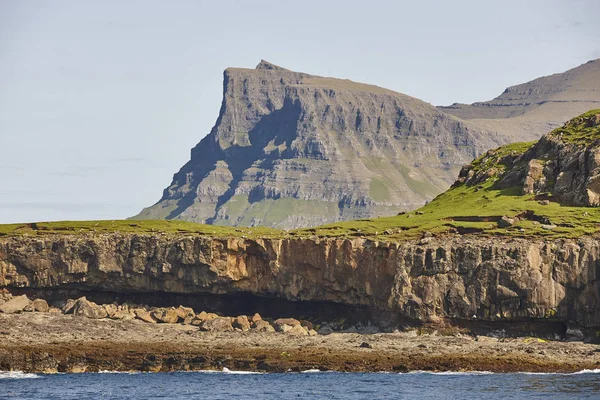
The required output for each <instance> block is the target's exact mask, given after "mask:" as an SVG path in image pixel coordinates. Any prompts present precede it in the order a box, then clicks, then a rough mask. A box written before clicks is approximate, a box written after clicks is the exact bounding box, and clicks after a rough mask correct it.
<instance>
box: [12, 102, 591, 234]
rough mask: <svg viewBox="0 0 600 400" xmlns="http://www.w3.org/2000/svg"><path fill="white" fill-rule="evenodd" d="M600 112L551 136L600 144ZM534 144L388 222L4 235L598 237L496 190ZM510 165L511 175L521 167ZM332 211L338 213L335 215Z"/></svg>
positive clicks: (310, 211)
mask: <svg viewBox="0 0 600 400" xmlns="http://www.w3.org/2000/svg"><path fill="white" fill-rule="evenodd" d="M598 115H600V110H593V111H589V112H587V113H585V114H583V115H582V116H579V117H577V118H574V119H573V120H571V121H569V122H568V123H566V124H565V125H564V126H563V127H562V128H559V129H556V130H554V131H553V132H551V133H550V134H549V135H558V134H560V135H561V139H562V140H563V141H565V142H567V143H574V144H578V145H585V144H591V143H594V142H595V141H596V140H598V139H600V117H598ZM533 144H534V143H533V142H529V143H513V144H510V145H507V146H503V147H500V148H498V149H496V150H492V151H489V152H488V153H486V154H485V155H483V156H481V157H479V158H477V159H476V160H475V161H473V163H472V165H471V168H472V170H473V171H474V172H476V173H477V172H479V173H482V174H481V175H482V176H483V177H484V178H485V179H484V180H483V181H482V182H480V183H479V184H477V185H473V186H468V185H466V184H465V183H461V184H458V185H455V186H454V187H452V188H451V189H449V190H448V191H446V192H444V193H443V194H441V195H439V196H438V197H436V198H435V199H434V200H433V201H431V203H429V204H428V205H426V206H424V207H422V208H421V209H419V210H416V211H414V212H410V213H406V214H402V215H398V216H394V217H387V218H377V219H364V220H357V221H349V222H342V223H335V224H329V225H324V226H320V227H316V228H309V229H297V230H293V231H283V230H277V229H271V228H262V227H261V228H245V227H243V228H242V227H223V226H215V225H202V224H196V223H192V222H185V221H178V220H169V221H165V220H161V221H153V220H124V221H85V222H76V221H69V222H42V223H31V224H9V225H0V236H6V235H10V236H12V235H24V234H27V235H49V234H82V233H111V232H127V233H138V234H152V233H157V232H161V233H164V234H182V233H183V234H196V235H207V236H212V237H247V238H258V237H264V238H278V237H311V238H312V237H317V236H318V237H340V238H346V237H365V238H371V239H375V240H384V241H386V240H389V241H396V240H405V239H414V238H420V237H421V236H422V235H423V234H424V233H425V232H431V233H432V234H435V235H443V234H451V233H478V234H480V235H484V236H494V235H502V236H512V237H546V238H558V237H561V238H577V237H580V236H583V235H595V234H598V233H600V208H597V207H596V208H594V207H568V206H561V205H560V204H558V202H555V201H553V198H552V196H551V195H550V194H549V193H543V194H540V195H537V196H534V195H522V194H521V191H522V188H521V187H518V186H514V187H509V188H506V187H500V185H496V183H497V182H498V181H499V180H500V179H501V178H502V176H503V174H504V173H505V172H506V171H505V169H506V168H507V166H508V163H507V161H508V160H509V158H508V157H507V156H511V157H510V159H511V160H514V158H515V157H517V156H518V155H520V154H523V153H525V152H526V151H527V150H528V149H529V148H531V146H532V145H533ZM524 166H525V163H523V165H519V164H517V165H512V167H511V168H523V167H524ZM370 189H371V190H370V192H371V196H372V197H373V198H384V197H385V196H386V195H389V189H388V186H387V184H386V182H384V181H383V180H381V181H380V180H378V179H374V180H372V181H371V187H370ZM228 207H230V208H231V210H230V212H233V213H234V214H240V215H243V218H242V221H241V222H242V223H250V222H251V218H252V215H262V216H264V215H266V217H265V219H268V221H263V223H265V222H267V223H268V222H273V221H280V220H282V219H284V218H285V217H286V216H287V215H290V210H291V211H292V212H291V215H296V216H307V217H310V216H314V215H315V210H318V212H320V213H322V214H327V213H332V212H338V210H337V208H336V207H335V205H331V204H330V203H327V202H319V201H305V200H296V199H279V200H265V201H262V202H257V203H253V204H250V203H248V199H247V198H246V197H245V196H234V197H233V198H232V199H231V201H230V202H229V203H228ZM330 207H333V209H332V208H330ZM503 216H506V217H508V218H513V220H514V221H513V224H512V225H510V224H509V225H510V226H508V227H506V228H501V227H499V225H498V221H499V220H500V219H501V218H502V217H503Z"/></svg>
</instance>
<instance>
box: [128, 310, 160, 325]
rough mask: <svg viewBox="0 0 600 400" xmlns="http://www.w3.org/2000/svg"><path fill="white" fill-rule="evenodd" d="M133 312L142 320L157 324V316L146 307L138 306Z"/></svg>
mask: <svg viewBox="0 0 600 400" xmlns="http://www.w3.org/2000/svg"><path fill="white" fill-rule="evenodd" d="M133 313H134V314H135V317H136V318H137V319H139V320H140V321H144V322H147V323H149V324H155V323H156V322H157V320H156V318H154V317H153V316H152V314H150V312H149V311H147V310H146V309H143V308H136V309H135V310H133Z"/></svg>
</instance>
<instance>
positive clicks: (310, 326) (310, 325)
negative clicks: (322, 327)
mask: <svg viewBox="0 0 600 400" xmlns="http://www.w3.org/2000/svg"><path fill="white" fill-rule="evenodd" d="M300 325H302V326H303V327H305V328H306V329H308V330H309V331H310V330H311V329H313V328H314V326H313V323H312V322H310V321H307V320H305V319H301V320H300Z"/></svg>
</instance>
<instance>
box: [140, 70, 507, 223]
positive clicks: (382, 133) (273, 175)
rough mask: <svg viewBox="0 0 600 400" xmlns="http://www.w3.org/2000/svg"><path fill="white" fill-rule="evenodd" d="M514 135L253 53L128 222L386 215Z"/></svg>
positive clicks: (415, 202) (422, 197)
mask: <svg viewBox="0 0 600 400" xmlns="http://www.w3.org/2000/svg"><path fill="white" fill-rule="evenodd" d="M513 140H515V137H514V136H511V135H507V134H490V133H489V132H487V131H486V130H485V129H482V128H479V127H477V126H476V125H474V124H470V123H468V122H464V121H461V120H460V119H458V118H456V117H453V116H450V115H448V114H445V113H444V112H441V111H440V110H438V109H437V108H435V107H433V106H432V105H430V104H428V103H425V102H423V101H420V100H418V99H415V98H412V97H410V96H406V95H403V94H400V93H396V92H393V91H390V90H386V89H383V88H380V87H377V86H371V85H365V84H360V83H355V82H352V81H348V80H341V79H334V78H323V77H317V76H312V75H309V74H305V73H299V72H293V71H289V70H287V69H284V68H281V67H278V66H276V65H274V64H271V63H268V62H266V61H261V63H260V64H259V65H258V66H257V67H256V69H240V68H229V69H227V70H226V71H225V73H224V83H223V102H222V106H221V111H220V113H219V117H218V119H217V122H216V124H215V126H214V128H213V129H212V130H211V132H210V134H209V135H208V136H206V137H205V138H204V139H203V140H202V141H201V142H200V143H199V144H198V145H197V146H196V147H195V148H194V149H192V154H191V160H190V161H189V162H188V163H187V164H186V165H184V166H183V167H182V168H181V170H180V171H179V172H178V173H176V174H175V176H174V178H173V182H172V183H171V185H170V186H169V187H168V188H167V189H165V191H164V193H163V196H162V198H161V200H160V201H159V202H158V203H156V204H155V205H153V206H151V207H148V208H146V209H144V210H143V211H142V212H141V213H140V214H139V215H137V216H136V217H134V218H137V219H184V220H189V221H195V222H202V223H212V224H217V225H247V226H254V225H265V226H272V227H280V228H295V227H303V226H314V225H319V224H323V223H328V222H335V221H340V220H350V219H357V218H366V217H377V216H384V215H394V214H396V213H398V212H399V211H403V210H409V209H414V208H416V207H419V206H421V205H423V204H424V203H425V202H426V201H428V200H430V199H432V198H433V197H435V196H436V195H437V194H439V193H441V192H442V191H443V190H445V189H446V188H447V187H448V186H449V185H450V184H451V183H452V182H453V181H454V178H455V176H456V174H457V173H458V171H459V169H460V167H461V166H462V165H464V164H465V163H467V162H469V161H470V160H472V159H473V158H474V157H476V156H477V155H479V154H481V153H482V152H483V151H485V150H486V149H488V148H492V147H496V146H497V145H499V144H504V143H507V142H509V141H513Z"/></svg>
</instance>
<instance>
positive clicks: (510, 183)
mask: <svg viewBox="0 0 600 400" xmlns="http://www.w3.org/2000/svg"><path fill="white" fill-rule="evenodd" d="M494 158H498V156H497V151H495V150H492V151H490V152H488V153H487V154H486V155H485V156H484V157H482V159H481V160H480V161H479V162H477V163H475V164H474V165H471V166H469V167H466V168H464V169H463V170H462V171H461V174H460V178H459V182H463V181H464V182H466V183H467V185H471V186H472V185H476V184H478V183H480V182H481V181H483V180H484V179H486V178H487V177H488V176H490V175H492V174H495V173H496V172H500V171H496V170H495V169H496V167H492V168H478V165H485V164H488V161H491V160H492V159H494ZM497 161H498V162H497V163H495V162H491V163H489V165H502V168H504V169H505V172H504V173H503V175H502V176H501V177H500V179H499V181H498V182H497V184H496V185H497V186H498V187H500V188H502V187H505V188H508V187H515V186H517V187H520V188H521V191H522V194H524V195H528V194H534V195H548V196H550V198H551V199H552V200H555V201H557V202H559V203H560V204H563V205H570V206H587V207H598V206H600V109H598V110H592V111H589V112H587V113H585V114H583V115H581V116H579V117H577V118H574V119H572V120H570V121H568V122H567V123H566V124H565V125H564V126H562V127H561V128H558V129H556V130H554V131H552V132H550V133H549V134H547V135H545V136H543V137H542V138H541V139H540V140H539V141H537V142H536V143H535V144H533V145H532V146H531V147H530V148H529V150H527V151H525V152H524V153H522V154H506V155H504V156H502V157H501V159H499V160H497Z"/></svg>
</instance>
